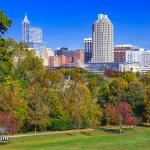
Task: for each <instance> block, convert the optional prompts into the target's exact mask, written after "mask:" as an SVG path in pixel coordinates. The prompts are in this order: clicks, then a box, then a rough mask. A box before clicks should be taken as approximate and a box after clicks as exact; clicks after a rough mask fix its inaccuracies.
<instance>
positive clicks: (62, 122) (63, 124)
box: [48, 117, 87, 131]
mask: <svg viewBox="0 0 150 150" xmlns="http://www.w3.org/2000/svg"><path fill="white" fill-rule="evenodd" d="M80 128H87V123H86V122H83V123H82V124H81V127H80ZM71 129H78V126H77V125H76V124H75V122H74V121H73V120H72V119H71V118H69V117H60V118H57V119H52V120H51V123H50V125H49V127H48V130H52V131H63V130H71Z"/></svg>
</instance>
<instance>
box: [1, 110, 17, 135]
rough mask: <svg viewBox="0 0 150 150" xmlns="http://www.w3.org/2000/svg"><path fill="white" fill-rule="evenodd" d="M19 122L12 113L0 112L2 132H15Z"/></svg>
mask: <svg viewBox="0 0 150 150" xmlns="http://www.w3.org/2000/svg"><path fill="white" fill-rule="evenodd" d="M18 127H19V124H18V122H17V119H16V117H15V115H14V114H11V113H8V112H0V128H1V130H3V132H4V133H9V134H12V135H13V134H14V133H16V132H17V129H18Z"/></svg>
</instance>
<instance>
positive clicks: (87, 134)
mask: <svg viewBox="0 0 150 150" xmlns="http://www.w3.org/2000/svg"><path fill="white" fill-rule="evenodd" d="M80 133H81V134H83V135H86V136H92V133H91V132H86V131H81V132H80Z"/></svg>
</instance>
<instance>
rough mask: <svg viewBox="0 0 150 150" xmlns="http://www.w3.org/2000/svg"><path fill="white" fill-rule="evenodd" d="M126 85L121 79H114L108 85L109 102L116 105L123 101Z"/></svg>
mask: <svg viewBox="0 0 150 150" xmlns="http://www.w3.org/2000/svg"><path fill="white" fill-rule="evenodd" d="M127 88H128V83H127V82H126V80H124V79H122V78H115V79H114V80H113V81H112V82H111V83H110V85H109V91H110V92H109V102H110V103H114V104H115V103H118V102H119V101H120V100H121V99H122V100H125V96H126V91H127Z"/></svg>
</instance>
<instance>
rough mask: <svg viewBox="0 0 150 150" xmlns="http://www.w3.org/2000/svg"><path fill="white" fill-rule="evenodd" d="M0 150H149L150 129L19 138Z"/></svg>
mask: <svg viewBox="0 0 150 150" xmlns="http://www.w3.org/2000/svg"><path fill="white" fill-rule="evenodd" d="M0 150H150V128H137V129H136V131H135V132H133V131H131V132H128V133H123V134H121V135H120V134H118V133H108V132H103V131H101V130H95V131H88V132H79V133H65V134H56V135H42V136H32V137H19V138H14V139H10V143H9V144H6V145H0Z"/></svg>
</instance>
